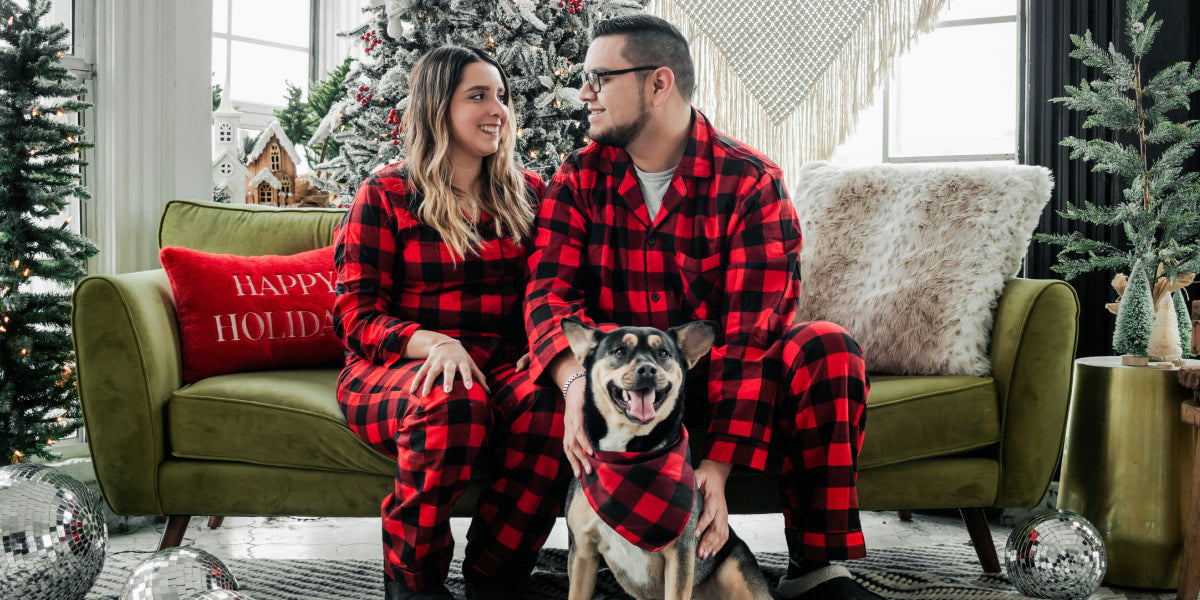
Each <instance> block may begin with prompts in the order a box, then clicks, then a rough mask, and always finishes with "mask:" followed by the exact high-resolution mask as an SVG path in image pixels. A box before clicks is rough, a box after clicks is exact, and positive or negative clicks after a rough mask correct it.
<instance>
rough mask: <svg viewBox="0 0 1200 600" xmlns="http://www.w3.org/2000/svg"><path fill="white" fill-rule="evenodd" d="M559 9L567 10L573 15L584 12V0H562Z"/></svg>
mask: <svg viewBox="0 0 1200 600" xmlns="http://www.w3.org/2000/svg"><path fill="white" fill-rule="evenodd" d="M558 7H559V8H565V9H567V12H569V13H571V14H575V13H581V12H583V0H562V2H559V3H558Z"/></svg>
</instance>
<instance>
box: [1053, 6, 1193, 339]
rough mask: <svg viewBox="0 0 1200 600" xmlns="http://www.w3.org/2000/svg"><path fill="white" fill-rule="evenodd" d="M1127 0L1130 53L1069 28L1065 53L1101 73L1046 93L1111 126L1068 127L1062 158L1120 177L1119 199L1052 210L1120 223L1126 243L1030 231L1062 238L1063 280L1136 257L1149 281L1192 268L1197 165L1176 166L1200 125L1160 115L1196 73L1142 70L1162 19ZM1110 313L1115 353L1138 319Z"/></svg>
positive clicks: (1174, 278)
mask: <svg viewBox="0 0 1200 600" xmlns="http://www.w3.org/2000/svg"><path fill="white" fill-rule="evenodd" d="M1127 7H1128V16H1127V19H1126V22H1125V34H1126V38H1127V43H1128V46H1129V50H1130V53H1131V56H1129V57H1127V56H1125V55H1124V54H1122V53H1120V52H1118V51H1117V49H1116V47H1115V46H1113V45H1111V44H1110V45H1109V47H1108V48H1107V49H1105V48H1102V47H1100V46H1099V45H1098V44H1096V43H1095V41H1094V40H1093V39H1092V34H1091V32H1090V31H1089V32H1086V33H1085V34H1084V35H1083V36H1076V35H1072V36H1071V41H1072V42H1074V44H1075V50H1074V51H1073V52H1071V56H1072V57H1074V58H1078V59H1082V60H1083V62H1084V64H1086V65H1087V66H1089V67H1094V68H1098V69H1100V71H1101V72H1103V74H1104V76H1105V78H1103V79H1098V80H1096V81H1093V82H1089V81H1087V80H1084V81H1083V82H1082V83H1081V84H1080V85H1079V87H1077V88H1076V87H1073V86H1067V88H1066V91H1067V96H1066V97H1063V98H1055V99H1054V100H1055V101H1056V102H1062V103H1063V104H1065V105H1066V106H1067V108H1069V109H1072V110H1077V111H1082V112H1086V113H1089V114H1088V117H1087V119H1086V120H1085V121H1084V127H1085V128H1093V127H1103V128H1106V129H1109V130H1111V131H1113V132H1114V135H1115V137H1116V139H1115V140H1114V141H1110V140H1105V139H1090V140H1082V139H1079V138H1076V137H1073V136H1072V137H1067V138H1066V139H1064V140H1063V141H1062V144H1063V145H1064V146H1069V147H1070V148H1071V149H1072V152H1071V158H1082V159H1084V160H1086V161H1089V162H1093V163H1095V164H1094V166H1093V167H1092V170H1093V171H1100V172H1106V173H1114V174H1116V175H1117V176H1118V177H1119V178H1120V179H1121V180H1123V181H1124V182H1125V184H1126V186H1127V187H1126V188H1125V190H1124V191H1123V195H1124V201H1122V202H1121V203H1119V204H1116V205H1114V206H1095V205H1093V204H1091V203H1085V204H1084V207H1083V208H1080V207H1077V206H1072V207H1069V208H1068V209H1067V210H1065V211H1061V212H1060V213H1059V214H1060V215H1062V216H1064V217H1066V218H1069V219H1076V220H1081V221H1087V222H1089V223H1095V224H1099V225H1106V226H1113V227H1122V228H1123V231H1124V233H1125V237H1126V239H1127V240H1128V247H1125V248H1121V247H1117V246H1115V245H1113V244H1110V243H1108V242H1105V241H1102V240H1092V239H1088V238H1086V237H1084V236H1083V235H1081V234H1079V233H1075V234H1072V235H1061V234H1038V235H1037V236H1035V239H1038V240H1040V241H1044V242H1049V243H1052V244H1056V245H1060V246H1062V247H1063V249H1062V251H1061V252H1060V253H1059V255H1058V256H1059V264H1058V265H1056V266H1054V267H1053V270H1054V271H1056V272H1058V273H1062V274H1064V275H1065V276H1066V277H1067V278H1068V279H1073V278H1075V277H1076V276H1078V275H1081V274H1083V273H1087V272H1089V271H1092V270H1097V269H1108V270H1114V271H1123V270H1126V269H1132V268H1133V266H1134V264H1135V263H1137V262H1139V261H1142V262H1144V263H1145V269H1144V271H1145V272H1146V273H1147V274H1148V275H1147V277H1153V278H1154V280H1155V281H1154V283H1153V286H1154V287H1155V289H1156V290H1157V288H1158V286H1159V285H1160V284H1161V283H1162V282H1166V281H1169V282H1173V285H1174V282H1179V281H1180V280H1181V279H1183V278H1185V277H1190V276H1192V274H1194V273H1195V272H1196V271H1198V270H1200V174H1197V173H1194V172H1185V171H1184V167H1183V163H1184V161H1185V160H1187V159H1188V158H1189V157H1190V156H1192V154H1193V153H1194V152H1195V147H1196V145H1197V144H1200V127H1197V126H1196V125H1197V121H1194V120H1192V121H1184V122H1180V123H1175V122H1173V121H1172V120H1171V118H1170V116H1169V114H1170V113H1172V112H1173V111H1177V110H1180V109H1187V108H1189V107H1190V97H1191V95H1192V94H1194V93H1195V92H1197V91H1200V72H1197V70H1196V69H1194V68H1193V67H1192V65H1191V63H1188V62H1179V63H1176V64H1174V65H1171V66H1169V67H1167V68H1165V69H1163V70H1162V71H1160V72H1159V73H1158V74H1155V75H1153V77H1150V76H1148V75H1147V74H1145V73H1143V72H1142V59H1143V58H1144V57H1145V56H1146V53H1147V52H1148V51H1149V49H1150V46H1151V45H1152V44H1153V43H1154V38H1155V36H1156V35H1157V34H1158V31H1159V29H1161V27H1162V21H1161V20H1159V19H1157V18H1156V16H1155V15H1154V14H1153V13H1151V14H1150V15H1147V14H1146V13H1147V10H1148V7H1149V0H1128V2H1127ZM1129 138H1132V139H1129ZM1131 285H1132V276H1131ZM1138 301H1139V303H1140V302H1141V300H1140V298H1139V300H1138ZM1123 303H1124V299H1123V300H1122V304H1123ZM1120 310H1124V309H1123V308H1122V309H1120ZM1138 314H1139V315H1140V314H1141V312H1140V309H1139V312H1138ZM1147 318H1149V319H1153V317H1152V316H1149V317H1147ZM1117 319H1118V324H1117V333H1116V334H1114V341H1113V347H1114V350H1117V351H1118V352H1124V351H1122V350H1120V348H1131V347H1135V346H1139V345H1140V344H1139V343H1135V341H1134V340H1128V339H1125V340H1122V339H1119V338H1120V332H1122V331H1126V332H1129V331H1134V330H1136V331H1140V330H1141V329H1142V326H1140V325H1139V326H1138V327H1136V328H1134V327H1131V326H1130V324H1129V323H1128V322H1126V324H1125V325H1126V326H1125V327H1122V325H1121V322H1120V321H1121V316H1120V313H1118V317H1117ZM1127 319H1128V316H1127ZM1146 327H1149V325H1146ZM1139 339H1140V338H1139ZM1126 353H1128V352H1126ZM1138 354H1139V355H1142V356H1144V355H1145V354H1144V353H1138Z"/></svg>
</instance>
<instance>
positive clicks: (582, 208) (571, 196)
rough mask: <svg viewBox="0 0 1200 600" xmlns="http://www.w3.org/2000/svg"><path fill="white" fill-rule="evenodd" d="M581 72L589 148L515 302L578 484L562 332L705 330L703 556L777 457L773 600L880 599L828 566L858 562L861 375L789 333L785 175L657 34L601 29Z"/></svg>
mask: <svg viewBox="0 0 1200 600" xmlns="http://www.w3.org/2000/svg"><path fill="white" fill-rule="evenodd" d="M584 71H585V72H584V83H583V86H582V88H581V89H580V92H579V98H580V100H582V101H583V102H584V103H585V104H587V107H588V111H589V116H588V122H589V124H590V130H589V135H590V136H591V138H592V140H593V143H591V144H589V145H588V146H587V147H586V148H583V149H582V150H579V151H577V152H575V153H574V154H572V155H571V156H570V158H568V159H567V161H566V162H565V163H563V165H562V167H561V168H560V169H559V171H558V173H557V174H556V175H555V177H554V180H553V182H552V183H551V185H550V187H549V190H548V191H547V194H546V198H545V200H544V201H543V203H542V204H541V207H540V209H539V213H538V233H537V235H536V241H535V244H534V251H533V253H532V255H531V256H530V262H529V264H530V269H531V279H530V283H529V289H528V294H527V299H526V303H525V318H526V329H527V330H528V331H529V336H530V350H531V354H532V364H531V368H532V369H533V373H532V375H533V377H534V378H538V377H545V378H547V379H548V380H552V381H553V383H554V384H555V385H557V386H558V387H559V389H561V390H563V394H564V396H565V402H566V407H565V408H566V416H565V427H566V439H565V440H564V450H565V452H566V455H567V458H568V460H569V461H570V463H571V466H572V469H573V470H574V472H575V476H576V477H578V476H579V475H580V474H581V469H584V470H588V472H590V466H589V465H588V464H587V462H586V460H584V458H583V456H584V453H585V452H587V453H591V452H592V451H593V449H592V448H591V447H590V445H589V444H588V442H587V440H586V437H585V436H584V434H583V430H582V425H581V423H582V408H581V407H582V404H583V394H584V392H583V388H584V382H583V381H580V379H579V378H580V376H581V374H582V371H583V369H582V367H581V366H580V365H579V363H578V362H577V361H576V359H575V358H574V356H573V355H572V354H571V352H570V349H569V345H568V342H567V339H566V338H565V336H563V334H562V332H561V329H560V327H559V323H560V322H561V320H562V319H563V318H565V317H568V316H572V315H573V316H577V317H579V318H581V319H583V320H584V322H585V323H588V324H590V325H592V326H600V327H604V328H609V327H615V326H621V325H636V326H654V327H658V328H659V329H664V330H665V329H667V328H669V327H671V326H674V325H679V324H682V323H686V322H688V321H692V320H696V319H712V320H715V321H717V322H719V323H720V324H721V325H722V329H723V334H724V340H723V345H719V346H717V347H716V348H714V349H713V351H712V354H711V357H710V359H709V360H708V361H707V362H702V363H700V364H698V365H697V366H696V368H695V369H693V371H692V374H691V375H690V377H692V378H693V379H689V383H688V385H687V389H688V390H689V392H690V396H691V397H690V398H689V399H688V406H689V408H690V409H695V410H694V411H692V412H691V413H690V414H689V416H688V421H687V422H688V425H689V429H691V430H692V431H706V432H707V435H705V439H706V443H707V445H708V448H707V452H706V454H705V455H704V459H703V460H702V461H701V462H700V465H699V466H698V467H697V468H696V471H695V477H696V482H697V486H698V487H699V488H700V490H701V492H702V493H703V494H704V499H705V509H704V513H703V514H702V515H701V516H700V522H699V527H698V531H700V532H701V533H700V535H701V540H700V544H699V552H700V554H701V556H702V557H704V556H710V555H713V554H715V553H716V552H717V551H718V550H719V549H720V548H721V547H722V546H723V545H724V543H725V541H726V540H727V539H728V534H729V529H728V508H727V505H726V502H725V482H726V479H727V478H728V475H729V472H730V470H731V469H732V468H733V466H734V465H739V466H742V467H749V468H754V469H763V468H764V467H765V466H766V464H767V456H768V454H769V452H779V453H780V454H781V455H782V457H783V459H784V460H783V468H782V475H781V480H780V489H781V494H782V499H783V503H784V505H785V508H784V520H785V526H786V532H787V541H788V549H789V552H790V554H791V557H792V561H791V564H790V565H789V568H788V576H787V577H786V578H785V579H784V580H782V581H781V582H780V588H779V592H780V593H781V595H784V596H785V597H790V598H804V599H818V598H876V596H874V595H873V594H870V593H869V592H866V591H865V590H863V589H862V588H861V587H859V586H858V585H857V584H855V583H854V581H853V580H852V579H851V578H850V577H849V573H848V572H847V571H846V570H845V569H844V568H842V567H840V566H831V565H830V564H829V563H828V562H827V561H829V560H840V559H851V558H861V557H863V556H865V555H866V547H865V545H864V542H863V536H862V530H861V527H860V525H859V519H858V499H857V494H856V492H855V477H856V473H857V463H858V450H859V447H860V445H861V443H862V436H863V426H864V421H865V415H866V397H867V388H868V382H867V375H866V371H865V367H864V365H863V361H862V356H861V353H860V351H859V348H858V345H857V344H856V343H855V342H854V340H853V339H851V338H850V336H849V335H848V334H847V333H846V332H845V330H843V329H841V328H840V327H838V326H837V325H834V324H832V323H827V322H811V323H804V324H799V325H793V324H792V321H793V317H794V316H795V312H796V297H797V296H798V295H799V293H800V266H799V252H800V242H801V236H800V231H799V226H798V224H797V222H796V216H795V213H794V211H793V209H792V206H791V204H790V201H789V199H788V196H787V192H786V190H785V189H784V186H783V176H782V173H781V171H780V169H779V167H777V166H776V165H775V164H774V163H772V162H771V161H770V160H769V159H768V158H766V157H765V156H763V155H762V154H760V153H758V152H757V151H756V150H754V149H753V148H750V147H748V146H746V145H744V144H741V143H740V142H737V141H735V140H732V139H730V138H728V137H726V136H724V135H723V134H721V133H720V132H718V131H716V130H715V129H714V128H713V126H712V124H711V123H709V121H708V120H707V119H706V118H705V117H704V116H703V115H702V114H700V113H699V112H698V111H696V110H694V109H693V108H692V107H691V106H690V99H691V96H692V88H693V82H694V70H693V66H692V61H691V57H690V55H689V53H688V47H687V41H686V40H685V39H684V37H683V36H682V35H681V34H680V33H679V31H678V30H676V29H675V28H674V27H673V26H671V25H670V24H669V23H667V22H666V21H663V20H662V19H659V18H656V17H652V16H649V15H632V16H625V17H619V18H615V19H610V20H607V21H604V22H601V23H600V24H598V25H597V26H596V29H595V31H594V32H593V40H592V43H591V45H590V47H589V48H588V52H587V57H586V60H585V61H584ZM718 343H719V344H721V343H722V340H719V341H718Z"/></svg>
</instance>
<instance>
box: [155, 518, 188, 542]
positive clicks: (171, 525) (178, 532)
mask: <svg viewBox="0 0 1200 600" xmlns="http://www.w3.org/2000/svg"><path fill="white" fill-rule="evenodd" d="M191 520H192V515H170V516H168V517H167V527H166V529H163V534H162V540H161V541H160V542H159V543H158V549H159V550H166V549H167V548H175V547H177V546H179V545H180V544H182V543H183V534H184V533H185V532H187V526H188V521H191Z"/></svg>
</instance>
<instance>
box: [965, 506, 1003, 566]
mask: <svg viewBox="0 0 1200 600" xmlns="http://www.w3.org/2000/svg"><path fill="white" fill-rule="evenodd" d="M958 512H959V513H961V514H962V518H963V521H964V522H966V524H967V533H969V534H971V543H972V544H973V545H974V546H975V555H976V556H978V557H979V564H981V565H983V571H984V572H985V573H999V572H1000V559H998V558H997V557H996V544H995V543H994V542H993V541H992V532H991V531H990V530H989V529H988V524H987V517H986V516H984V514H983V509H982V508H960V509H959V510H958Z"/></svg>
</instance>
